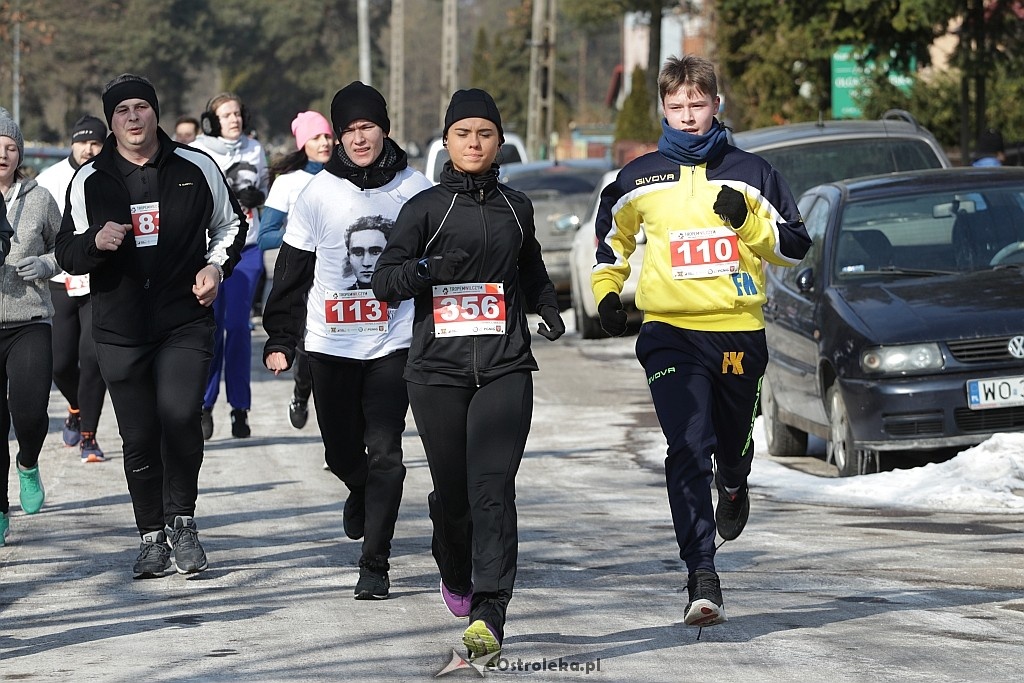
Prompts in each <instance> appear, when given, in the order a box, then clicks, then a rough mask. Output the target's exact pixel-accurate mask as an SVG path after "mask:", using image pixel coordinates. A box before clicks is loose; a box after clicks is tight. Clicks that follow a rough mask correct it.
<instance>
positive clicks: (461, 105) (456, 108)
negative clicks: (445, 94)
mask: <svg viewBox="0 0 1024 683" xmlns="http://www.w3.org/2000/svg"><path fill="white" fill-rule="evenodd" d="M473 118H479V119H487V120H488V121H490V122H491V123H493V124H494V125H495V126H497V127H498V137H499V138H501V143H502V144H504V143H505V132H504V131H503V130H502V129H501V114H499V113H498V105H496V104H495V103H494V98H493V97H491V96H490V94H489V93H488V92H487V91H486V90H480V89H479V88H471V89H469V90H459V91H457V92H456V93H455V94H454V95H452V101H451V102H449V103H448V111H446V112H445V113H444V132H443V133H441V138H442V139H448V129H449V128H451V127H452V124H453V123H455V122H456V121H461V120H462V119H473Z"/></svg>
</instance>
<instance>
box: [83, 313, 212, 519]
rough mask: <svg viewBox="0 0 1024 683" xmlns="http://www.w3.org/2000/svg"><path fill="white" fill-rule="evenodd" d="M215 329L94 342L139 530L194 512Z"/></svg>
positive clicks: (206, 324) (202, 325)
mask: <svg viewBox="0 0 1024 683" xmlns="http://www.w3.org/2000/svg"><path fill="white" fill-rule="evenodd" d="M213 329H214V327H213V322H212V321H207V320H203V321H199V322H196V323H192V324H190V325H187V326H183V327H180V328H178V329H177V330H175V331H174V332H172V333H170V334H169V335H167V337H165V338H164V339H162V340H160V341H158V342H154V343H149V344H142V345H139V346H115V345H113V344H102V343H98V342H97V344H96V354H97V357H98V358H99V362H100V370H101V371H102V372H103V379H104V380H105V381H106V383H107V389H108V391H109V392H110V401H111V403H113V405H114V414H115V415H116V416H117V426H118V431H119V432H120V433H121V440H122V442H123V447H124V474H125V478H126V479H127V480H128V492H129V493H130V494H131V497H132V506H133V507H134V508H135V524H136V526H138V529H139V533H140V534H145V533H148V532H150V531H157V530H161V529H163V528H164V526H165V525H169V524H171V523H173V521H174V518H175V517H176V516H178V515H181V516H189V517H191V516H193V515H195V510H196V498H198V496H199V469H200V467H201V466H202V464H203V427H202V424H201V423H200V408H201V407H202V405H203V390H204V389H205V387H206V378H207V376H208V374H209V372H210V359H211V358H212V357H213Z"/></svg>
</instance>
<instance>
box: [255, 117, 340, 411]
mask: <svg viewBox="0 0 1024 683" xmlns="http://www.w3.org/2000/svg"><path fill="white" fill-rule="evenodd" d="M292 135H294V136H295V146H296V148H297V149H296V150H295V151H294V152H292V153H291V154H289V155H287V156H285V157H284V158H282V159H281V160H279V161H277V162H275V163H274V164H271V166H270V194H269V195H267V201H266V202H265V203H264V205H263V215H262V216H260V231H259V235H258V237H257V244H258V245H259V247H260V249H261V250H263V270H264V272H265V273H266V292H267V296H269V295H270V290H271V288H272V287H273V285H274V267H275V265H276V263H277V255H278V252H279V251H280V248H281V240H282V239H283V238H284V233H285V230H286V229H287V227H288V212H290V211H291V210H292V207H293V206H295V200H296V199H298V197H299V193H300V192H302V190H303V189H304V188H305V187H306V184H307V183H309V181H310V180H312V179H313V176H315V175H316V174H317V173H319V172H320V171H321V170H322V169H323V167H324V164H325V163H327V160H328V159H330V158H331V152H333V151H334V144H335V139H334V131H332V130H331V124H330V123H328V121H327V119H325V118H324V117H323V114H320V113H319V112H315V111H304V112H300V113H299V114H298V115H297V116H296V117H295V119H294V120H293V121H292ZM262 308H263V309H265V308H266V303H265V302H264V305H263V307H262ZM292 376H293V377H294V380H295V389H294V390H293V391H292V400H291V402H290V403H289V404H288V421H289V422H291V425H292V427H295V428H296V429H302V428H303V427H305V426H306V420H308V419H309V395H310V393H312V391H313V384H312V380H311V379H310V376H309V362H308V360H307V359H306V352H305V351H304V350H303V348H302V340H301V338H300V340H299V343H298V345H297V346H296V347H295V361H294V362H293V363H292Z"/></svg>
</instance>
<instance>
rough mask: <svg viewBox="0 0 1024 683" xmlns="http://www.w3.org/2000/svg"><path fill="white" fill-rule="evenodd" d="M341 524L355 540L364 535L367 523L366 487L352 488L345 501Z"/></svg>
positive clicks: (347, 534)
mask: <svg viewBox="0 0 1024 683" xmlns="http://www.w3.org/2000/svg"><path fill="white" fill-rule="evenodd" d="M341 525H342V526H343V527H344V529H345V535H346V536H348V537H349V538H351V539H352V540H353V541H358V540H359V539H360V538H362V537H363V528H364V527H365V525H366V488H365V487H363V486H360V487H359V488H355V489H352V490H351V491H350V492H349V494H348V499H347V500H346V501H345V511H344V512H343V513H342V515H341Z"/></svg>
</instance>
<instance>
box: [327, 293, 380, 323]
mask: <svg viewBox="0 0 1024 683" xmlns="http://www.w3.org/2000/svg"><path fill="white" fill-rule="evenodd" d="M324 316H325V318H324V319H325V322H326V323H327V333H328V334H380V333H382V332H387V331H388V304H387V302H385V301H378V300H377V299H375V298H373V293H372V292H371V291H370V290H368V289H355V290H346V291H343V292H327V294H326V296H325V297H324Z"/></svg>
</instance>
